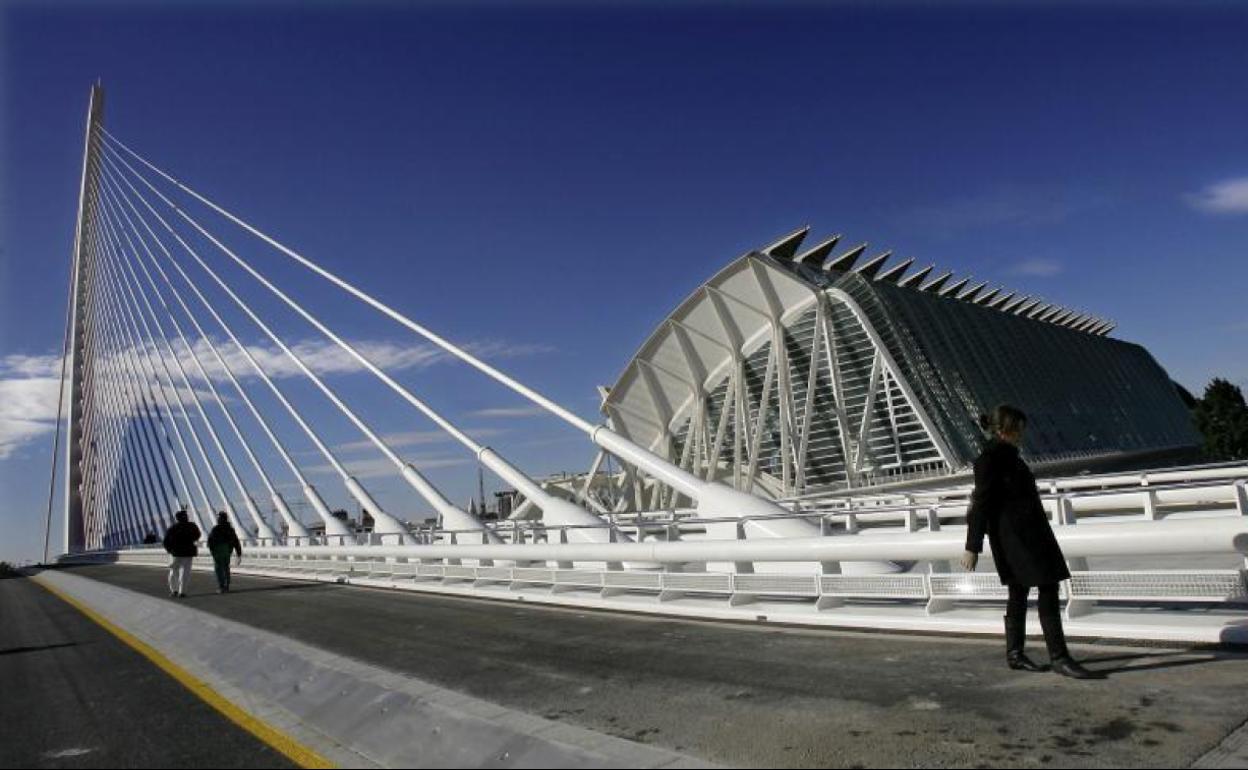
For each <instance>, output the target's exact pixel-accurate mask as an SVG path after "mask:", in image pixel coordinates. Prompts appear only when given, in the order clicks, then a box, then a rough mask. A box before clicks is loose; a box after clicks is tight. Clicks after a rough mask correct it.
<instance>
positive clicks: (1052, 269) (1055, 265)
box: [1009, 259, 1063, 278]
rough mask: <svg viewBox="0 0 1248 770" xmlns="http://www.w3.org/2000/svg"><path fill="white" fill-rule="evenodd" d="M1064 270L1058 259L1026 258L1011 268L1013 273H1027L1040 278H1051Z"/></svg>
mask: <svg viewBox="0 0 1248 770" xmlns="http://www.w3.org/2000/svg"><path fill="white" fill-rule="evenodd" d="M1062 270H1063V267H1062V263H1061V262H1058V261H1057V260H1056V259H1025V260H1023V261H1022V262H1019V263H1018V264H1016V265H1014V266H1013V267H1011V268H1010V270H1009V272H1010V274H1011V275H1027V276H1032V277H1038V278H1051V277H1052V276H1055V275H1058V274H1059V273H1061V272H1062Z"/></svg>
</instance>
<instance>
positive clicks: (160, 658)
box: [33, 577, 334, 768]
mask: <svg viewBox="0 0 1248 770" xmlns="http://www.w3.org/2000/svg"><path fill="white" fill-rule="evenodd" d="M33 581H34V582H35V583H37V584H39V585H40V586H42V587H43V588H44V589H45V590H47V591H48V592H49V593H51V594H52V595H53V596H56V597H57V598H58V599H60V600H61V601H63V602H65V603H66V604H69V605H70V606H71V607H73V608H74V609H76V610H78V611H79V612H81V613H82V614H83V615H86V616H87V617H88V618H90V619H91V620H94V621H95V622H96V623H98V624H99V625H100V626H101V627H103V628H104V630H105V631H108V632H109V633H110V634H112V635H113V636H115V637H117V638H118V639H120V640H121V641H123V642H125V643H126V644H127V645H129V646H130V647H131V648H132V649H133V650H134V651H135V652H137V653H139V654H140V655H142V656H143V657H145V658H147V659H148V660H150V661H151V662H152V663H154V664H155V665H156V666H157V668H159V669H161V670H162V671H164V672H165V673H166V674H168V675H169V676H171V677H173V678H174V679H176V680H177V681H178V682H179V683H180V684H181V685H182V686H183V687H185V688H186V689H188V690H190V691H191V692H193V693H194V694H195V695H197V696H199V699H200V700H202V701H204V702H205V703H207V704H208V705H209V706H212V707H213V708H214V709H216V710H217V711H219V712H221V714H222V715H223V716H224V717H225V718H226V719H228V720H230V721H231V722H233V723H234V724H236V725H238V726H239V727H241V728H243V729H244V730H246V731H247V732H249V733H251V734H252V735H254V736H256V737H257V738H259V739H260V740H261V741H262V742H263V743H265V744H267V745H269V746H270V747H272V748H273V749H275V750H276V751H278V752H280V753H281V754H283V755H284V756H286V757H287V758H288V759H290V760H291V761H292V762H294V763H295V764H297V765H299V766H300V767H309V768H321V767H334V764H333V763H332V762H330V761H329V760H328V759H326V758H325V757H323V756H321V755H320V754H318V753H316V752H315V751H313V750H312V749H310V748H308V747H307V746H304V745H303V744H301V743H299V742H298V741H296V740H295V739H294V738H291V737H290V736H289V735H286V734H285V733H283V732H281V731H279V730H277V729H275V728H273V727H270V726H269V725H268V724H266V723H264V722H262V721H261V720H259V719H257V718H256V717H254V716H252V715H251V714H249V713H247V712H246V711H244V710H242V709H241V708H239V707H238V706H235V705H234V704H233V703H231V702H230V701H228V700H226V699H225V698H223V697H222V696H221V695H220V694H218V693H217V691H216V690H213V689H212V688H211V687H209V686H208V685H207V684H206V683H205V682H203V681H201V680H200V679H199V678H197V677H195V676H194V675H192V674H191V673H190V672H189V671H187V670H186V669H184V668H182V667H181V666H179V665H178V664H177V663H174V662H173V661H172V660H170V659H169V658H167V657H165V656H164V655H162V654H161V653H160V652H159V651H158V650H156V648H154V647H152V646H151V645H150V644H147V643H146V642H144V641H142V640H141V639H139V638H137V637H135V636H134V635H133V634H131V633H130V632H128V631H126V630H125V629H123V628H120V627H119V626H117V625H116V624H114V623H113V622H112V621H110V620H108V619H107V618H105V617H104V616H103V615H100V614H99V613H98V612H96V611H95V610H93V609H91V608H90V607H88V606H86V605H85V604H83V603H82V602H80V601H78V600H77V599H75V598H74V597H72V596H70V595H68V594H66V593H65V592H64V591H61V590H60V589H58V588H56V587H55V586H53V585H51V584H49V583H47V582H46V581H44V580H41V579H40V578H38V577H35V578H34V579H33Z"/></svg>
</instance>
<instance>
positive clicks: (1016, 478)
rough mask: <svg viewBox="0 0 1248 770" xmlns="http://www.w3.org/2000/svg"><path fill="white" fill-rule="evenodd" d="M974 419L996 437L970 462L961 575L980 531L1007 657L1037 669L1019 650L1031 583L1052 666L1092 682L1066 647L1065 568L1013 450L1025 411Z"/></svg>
mask: <svg viewBox="0 0 1248 770" xmlns="http://www.w3.org/2000/svg"><path fill="white" fill-rule="evenodd" d="M980 422H981V424H982V426H983V427H984V429H985V430H988V431H990V432H992V433H993V434H995V435H994V437H993V438H992V439H991V440H990V441H989V442H988V445H987V446H986V447H985V448H984V451H983V452H982V453H981V454H980V456H979V459H977V460H976V461H975V491H974V492H973V493H972V494H971V504H970V508H969V509H968V511H967V514H966V521H967V533H966V553H965V554H963V556H962V566H963V567H964V568H965V569H966V570H967V571H968V572H973V571H974V570H975V566H976V565H977V564H978V563H979V553H980V551H982V550H983V547H984V534H985V533H987V535H988V543H989V544H990V545H991V546H992V560H993V563H994V564H995V565H996V567H997V575H998V576H999V577H1000V578H1001V583H1002V584H1003V585H1006V586H1009V588H1010V601H1009V604H1008V605H1007V606H1006V611H1005V648H1006V662H1007V663H1008V664H1009V666H1010V668H1012V669H1016V670H1023V671H1043V670H1044V669H1043V668H1042V667H1040V666H1038V665H1036V664H1035V663H1033V662H1032V661H1031V660H1030V659H1029V658H1028V657H1027V656H1026V655H1025V654H1024V653H1023V644H1024V642H1025V641H1026V638H1027V594H1028V593H1029V592H1030V590H1031V587H1032V586H1036V588H1037V592H1038V594H1039V610H1040V625H1041V627H1042V628H1043V629H1044V641H1045V644H1046V645H1047V646H1048V648H1049V659H1050V660H1051V662H1052V667H1053V670H1054V671H1056V672H1057V673H1059V674H1061V675H1063V676H1069V677H1074V678H1075V679H1099V678H1101V677H1100V675H1098V674H1095V673H1093V672H1091V671H1088V670H1087V669H1085V668H1084V667H1083V666H1081V665H1079V663H1078V662H1076V661H1075V659H1074V658H1072V657H1071V656H1070V651H1069V650H1068V649H1067V648H1066V636H1065V634H1064V633H1063V631H1062V615H1061V609H1060V606H1059V604H1058V595H1057V584H1058V583H1060V582H1061V581H1063V580H1066V579H1068V578H1069V577H1070V571H1069V570H1068V569H1067V568H1066V558H1065V557H1064V556H1063V555H1062V549H1061V547H1060V546H1058V544H1057V538H1056V537H1054V535H1053V530H1052V528H1051V527H1050V526H1049V517H1048V514H1047V513H1046V512H1045V510H1044V505H1043V504H1042V503H1041V502H1040V493H1039V491H1038V490H1037V489H1036V479H1035V477H1034V476H1032V475H1031V469H1030V468H1028V467H1027V463H1025V462H1023V459H1022V458H1021V457H1020V456H1019V453H1018V445H1019V444H1020V443H1021V442H1022V440H1023V429H1024V428H1025V427H1026V426H1027V416H1026V415H1024V414H1023V412H1022V411H1021V410H1019V409H1016V408H1015V407H1012V406H1008V405H1006V404H1002V405H1001V406H998V407H997V408H996V409H995V410H993V414H992V417H991V419H989V418H988V417H982V418H980Z"/></svg>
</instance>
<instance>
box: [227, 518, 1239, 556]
mask: <svg viewBox="0 0 1248 770" xmlns="http://www.w3.org/2000/svg"><path fill="white" fill-rule="evenodd" d="M1054 532H1055V534H1056V536H1057V539H1058V542H1059V543H1060V544H1061V547H1062V551H1063V553H1064V554H1065V555H1066V556H1067V557H1068V558H1070V557H1089V556H1138V555H1144V554H1229V553H1239V554H1241V555H1248V520H1245V519H1243V518H1238V517H1237V518H1220V519H1195V520H1193V519H1189V520H1182V521H1153V522H1130V523H1121V524H1105V525H1102V526H1096V527H1058V528H1055V530H1054ZM964 545H965V534H964V533H962V532H957V531H951V532H941V531H938V532H914V533H907V534H880V535H878V536H876V535H873V536H862V535H856V536H855V535H845V536H835V535H834V536H820V537H808V538H759V539H753V540H695V541H687V540H674V541H645V542H635V543H575V542H568V543H556V544H549V543H525V544H523V545H521V544H489V545H478V544H472V543H461V544H457V545H437V544H432V545H406V546H393V545H369V546H294V547H291V546H287V547H279V548H252V549H250V552H251V553H253V554H265V555H292V556H303V557H316V558H327V557H331V556H336V557H359V558H363V557H386V558H408V559H412V558H419V559H461V558H462V559H496V560H504V561H516V562H528V561H592V562H608V563H613V562H623V561H631V562H658V563H664V564H672V563H685V562H811V563H820V562H844V561H888V560H894V561H939V560H949V559H953V558H956V557H957V556H958V555H960V554H961V553H962V550H963V547H964Z"/></svg>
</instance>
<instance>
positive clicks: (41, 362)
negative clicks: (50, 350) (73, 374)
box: [0, 353, 61, 377]
mask: <svg viewBox="0 0 1248 770" xmlns="http://www.w3.org/2000/svg"><path fill="white" fill-rule="evenodd" d="M0 375H5V376H15V377H60V376H61V357H60V356H59V355H43V356H28V355H25V354H22V353H13V354H10V355H7V356H4V357H2V358H0Z"/></svg>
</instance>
